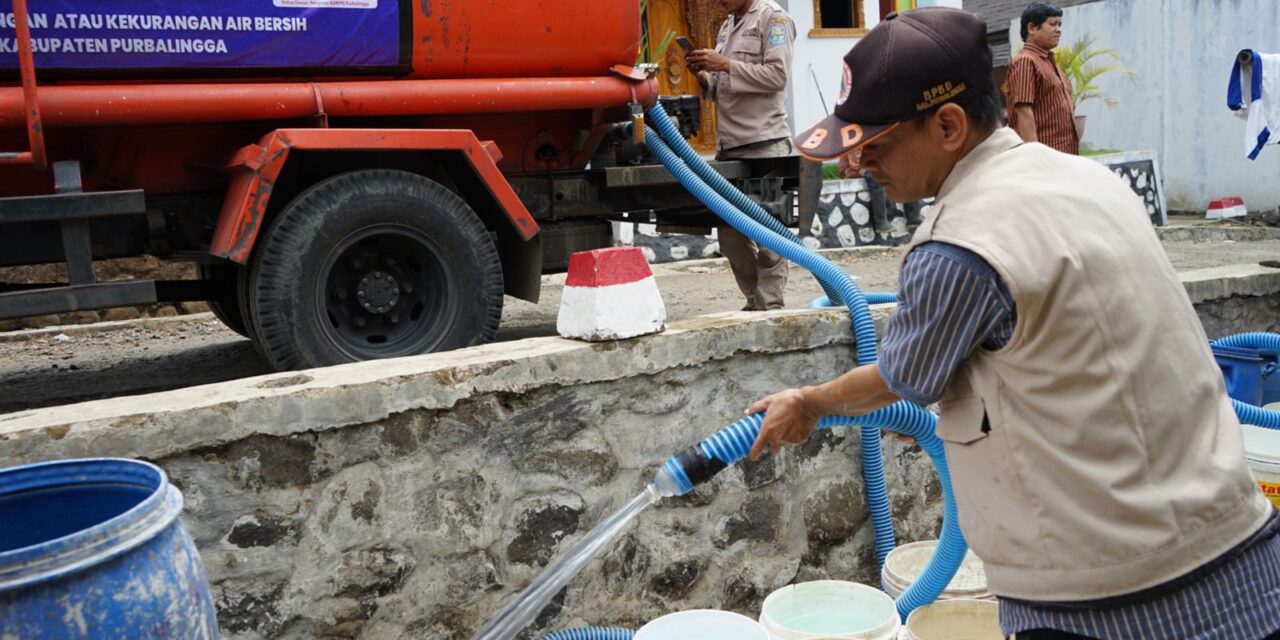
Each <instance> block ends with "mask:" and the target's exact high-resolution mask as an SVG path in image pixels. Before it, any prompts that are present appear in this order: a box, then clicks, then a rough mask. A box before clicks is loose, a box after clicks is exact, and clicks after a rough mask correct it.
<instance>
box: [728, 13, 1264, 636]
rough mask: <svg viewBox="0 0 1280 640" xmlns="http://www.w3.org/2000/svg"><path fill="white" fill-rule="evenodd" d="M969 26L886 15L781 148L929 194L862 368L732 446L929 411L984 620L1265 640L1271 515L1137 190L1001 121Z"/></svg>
mask: <svg viewBox="0 0 1280 640" xmlns="http://www.w3.org/2000/svg"><path fill="white" fill-rule="evenodd" d="M990 56H991V54H990V50H989V49H988V47H987V45H986V25H985V23H984V22H983V21H982V20H981V19H979V18H977V17H976V16H974V15H972V14H969V13H966V12H963V11H959V10H954V9H941V8H929V9H917V10H915V11H910V12H907V13H903V14H897V15H890V16H889V17H887V18H886V20H885V21H884V22H881V23H880V24H879V25H877V26H876V27H875V29H873V30H872V31H871V32H870V33H868V34H867V36H866V37H865V38H863V39H862V40H861V41H860V42H859V43H858V44H857V45H856V46H855V47H854V48H853V49H852V50H851V51H850V52H849V53H848V54H846V56H845V58H844V60H845V70H844V73H845V74H846V77H849V78H851V82H850V83H849V84H850V90H849V92H848V95H844V96H841V100H840V101H839V104H838V105H837V106H836V108H835V115H834V116H832V117H830V118H827V119H826V120H823V121H822V122H820V123H818V124H817V125H815V126H814V127H812V128H810V129H809V130H808V131H805V132H804V133H802V134H800V135H799V136H797V137H796V139H795V142H796V147H797V149H798V150H799V151H800V152H801V153H803V154H805V155H807V156H810V157H813V158H832V157H836V156H838V155H840V154H842V153H849V152H853V153H857V154H860V155H859V157H858V158H857V162H858V164H860V166H861V167H862V168H863V169H865V170H867V171H870V172H871V173H872V175H874V176H875V178H876V179H877V180H879V181H880V183H881V184H882V185H884V189H885V191H886V193H887V194H888V195H889V197H890V198H892V199H894V200H895V201H898V202H904V201H910V200H916V199H920V198H927V197H934V198H936V201H935V203H934V205H933V207H932V208H931V210H930V212H929V214H928V217H927V218H926V219H925V221H924V223H923V224H922V225H921V226H920V228H919V229H918V230H917V232H916V234H915V237H914V238H913V239H912V242H911V244H910V245H908V248H907V253H906V255H905V257H904V259H903V263H902V267H901V274H900V278H899V283H900V287H901V289H900V291H899V293H898V301H899V303H898V308H897V310H896V311H895V312H894V314H893V315H892V316H891V317H890V319H889V322H888V324H887V326H886V328H885V332H884V339H883V342H882V343H881V345H880V349H881V355H880V359H879V361H878V362H877V363H875V364H870V365H864V366H859V367H857V368H855V369H853V370H851V371H849V372H848V373H846V374H844V375H842V376H840V377H839V378H836V379H835V380H832V381H829V382H827V383H824V384H821V385H817V386H812V387H804V388H801V389H789V390H786V391H782V392H780V393H777V394H774V395H771V396H769V397H767V398H764V399H763V400H760V401H758V402H757V403H756V404H755V405H753V406H752V407H751V408H750V409H749V411H752V412H754V411H762V410H767V412H768V413H767V416H766V419H765V422H764V425H763V427H762V429H761V433H760V437H759V439H758V440H757V441H756V443H755V445H754V446H753V448H752V456H753V457H756V456H759V455H760V454H761V453H762V452H763V451H766V450H768V451H777V450H778V448H779V447H781V446H783V445H787V444H795V443H798V442H802V441H804V440H805V439H806V438H808V437H809V435H810V434H812V432H813V430H814V427H815V425H816V423H817V420H818V419H819V417H821V416H824V415H831V414H839V415H858V414H863V413H867V412H870V411H874V410H876V409H879V408H881V407H884V406H887V405H889V404H891V403H893V402H895V401H897V400H898V399H900V398H906V399H908V400H912V401H915V402H917V403H920V404H924V405H929V404H932V403H934V402H937V403H938V405H939V407H940V410H941V415H940V417H939V421H938V431H937V433H938V436H939V437H940V438H941V439H942V440H943V441H944V444H945V447H946V455H947V460H948V462H949V465H950V468H951V478H952V482H953V485H954V488H955V495H956V502H957V506H958V509H959V519H960V527H961V530H962V531H963V532H964V535H965V538H966V539H967V540H968V542H969V544H970V546H971V547H972V548H973V550H974V552H975V553H977V554H978V556H979V557H981V558H982V559H983V561H984V562H985V565H986V571H987V581H988V585H989V587H990V589H991V591H992V592H993V593H995V594H996V595H997V596H998V597H999V599H1000V623H1001V626H1002V628H1003V629H1004V632H1005V633H1006V634H1016V637H1017V638H1018V640H1036V639H1041V638H1141V639H1143V640H1156V639H1163V638H1167V639H1170V640H1173V639H1183V638H1269V637H1280V635H1277V634H1280V518H1278V517H1277V515H1276V511H1275V509H1274V508H1273V507H1272V506H1271V505H1270V503H1268V502H1267V500H1266V498H1265V497H1263V495H1262V493H1261V491H1260V490H1259V489H1258V487H1257V485H1256V484H1254V483H1253V481H1252V479H1251V478H1250V476H1249V472H1248V470H1247V468H1246V466H1245V461H1244V452H1243V448H1242V445H1241V434H1240V424H1239V422H1238V421H1237V419H1236V416H1235V413H1234V412H1233V410H1232V408H1231V403H1230V401H1229V398H1228V397H1227V395H1226V391H1225V389H1224V385H1223V382H1222V378H1221V375H1220V374H1219V372H1218V369H1217V367H1216V365H1215V363H1214V360H1213V356H1212V354H1211V352H1210V350H1209V347H1208V344H1207V340H1206V337H1205V334H1204V330H1203V329H1202V328H1201V326H1200V323H1199V320H1198V319H1197V317H1196V314H1195V311H1194V310H1193V308H1192V306H1191V303H1190V301H1189V300H1188V298H1187V295H1186V292H1185V290H1184V289H1183V287H1182V284H1181V283H1180V282H1179V280H1178V276H1177V274H1176V273H1175V272H1174V270H1173V267H1172V266H1171V265H1170V264H1169V261H1168V259H1167V258H1166V257H1165V254H1164V251H1163V249H1162V247H1161V245H1160V242H1159V240H1158V239H1157V238H1156V235H1155V233H1154V232H1153V230H1152V229H1151V227H1150V223H1149V222H1148V218H1147V213H1146V211H1145V209H1144V208H1143V206H1142V203H1141V201H1140V200H1139V199H1138V198H1137V196H1135V195H1134V194H1133V193H1132V192H1130V190H1129V189H1128V187H1127V186H1126V185H1125V184H1124V183H1122V182H1121V181H1120V180H1119V179H1117V178H1116V177H1115V176H1114V175H1112V174H1111V172H1110V171H1108V170H1107V169H1106V168H1105V167H1103V166H1102V165H1100V164H1097V163H1095V162H1093V161H1091V160H1088V159H1084V158H1079V157H1076V156H1071V155H1067V154H1064V153H1060V152H1058V151H1054V150H1053V149H1050V148H1049V147H1046V146H1044V145H1042V144H1039V143H1024V142H1023V141H1022V140H1021V139H1020V138H1019V137H1018V135H1017V134H1016V133H1014V132H1013V131H1012V130H1010V129H1008V128H1004V127H1001V126H1000V101H999V96H998V94H997V93H996V89H995V86H994V83H993V81H992V79H991V57H990Z"/></svg>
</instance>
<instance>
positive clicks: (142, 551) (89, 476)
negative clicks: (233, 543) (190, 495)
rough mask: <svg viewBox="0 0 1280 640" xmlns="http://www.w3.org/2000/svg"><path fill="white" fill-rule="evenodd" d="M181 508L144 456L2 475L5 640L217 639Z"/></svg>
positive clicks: (1, 619)
mask: <svg viewBox="0 0 1280 640" xmlns="http://www.w3.org/2000/svg"><path fill="white" fill-rule="evenodd" d="M181 510H182V494H181V493H179V492H178V490H177V489H176V488H174V487H173V485H170V484H169V480H168V478H167V477H165V474H164V472H163V471H161V470H160V469H159V468H158V467H156V466H155V465H151V464H147V463H145V462H140V461H137V460H125V459H115V458H90V459H83V460H63V461H58V462H45V463H40V464H33V465H27V466H22V467H13V468H10V469H3V470H0V635H3V637H5V638H10V637H13V638H23V639H26V638H41V639H46V638H49V639H52V638H182V639H184V640H185V639H188V638H190V639H197V638H208V639H210V640H212V639H215V638H217V637H218V622H217V618H216V614H215V612H214V608H213V601H212V600H211V599H210V598H209V583H208V579H207V578H206V577H205V572H204V565H203V564H202V563H201V561H200V556H199V554H197V553H196V548H195V544H194V543H193V542H192V541H191V536H189V535H188V534H187V531H186V529H184V528H183V526H182V522H181V521H180V520H179V519H178V512H179V511H181Z"/></svg>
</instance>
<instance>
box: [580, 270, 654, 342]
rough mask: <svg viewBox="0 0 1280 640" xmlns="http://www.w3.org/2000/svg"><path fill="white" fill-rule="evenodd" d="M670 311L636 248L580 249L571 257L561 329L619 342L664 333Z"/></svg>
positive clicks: (583, 337)
mask: <svg viewBox="0 0 1280 640" xmlns="http://www.w3.org/2000/svg"><path fill="white" fill-rule="evenodd" d="M666 320H667V309H666V307H665V306H664V305H663V304H662V296H661V294H659V293H658V284H657V282H655V281H654V279H653V271H651V270H650V269H649V263H648V261H646V260H645V258H644V254H643V253H642V252H641V251H640V249H639V248H637V247H613V248H609V249H596V250H594V251H579V252H578V253H575V254H573V255H572V256H570V257H569V275H568V278H566V280H565V283H564V294H563V295H562V296H561V298H560V315H559V316H558V317H557V318H556V331H557V332H558V333H559V334H560V335H561V336H563V337H565V338H575V339H578V340H591V341H601V340H619V339H622V338H633V337H635V336H642V335H645V334H648V333H657V332H659V331H662V329H663V327H664V326H665V323H666Z"/></svg>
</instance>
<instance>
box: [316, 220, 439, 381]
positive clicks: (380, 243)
mask: <svg viewBox="0 0 1280 640" xmlns="http://www.w3.org/2000/svg"><path fill="white" fill-rule="evenodd" d="M439 255H440V251H439V249H438V247H437V246H436V245H435V244H434V243H433V242H432V241H431V240H430V239H429V238H428V237H427V236H426V235H425V234H423V233H421V232H420V231H418V230H416V229H413V228H411V227H405V226H400V225H379V226H375V227H369V228H365V229H362V230H360V231H358V232H356V233H354V234H352V235H350V236H348V237H347V238H346V239H344V240H343V241H342V242H340V243H338V244H337V245H335V246H334V248H333V249H331V250H330V251H329V254H328V255H327V256H326V258H325V262H324V272H323V273H324V277H323V278H320V279H319V280H318V283H319V284H320V285H321V286H323V287H324V288H323V289H322V290H320V291H317V296H316V297H315V300H316V301H317V303H318V306H319V308H318V309H317V311H318V313H319V314H320V317H321V318H322V319H323V322H321V325H322V326H323V327H324V330H325V334H326V335H327V337H328V338H329V340H330V341H332V342H333V344H334V345H335V346H337V347H338V348H339V349H341V350H342V351H343V352H344V353H346V354H347V355H348V356H350V357H351V358H352V359H353V360H368V359H374V358H390V357H396V356H404V355H413V354H418V353H424V352H427V351H431V350H433V349H435V348H436V347H437V346H439V344H440V343H441V342H442V341H443V339H444V337H445V336H446V335H448V333H449V328H450V325H451V324H452V322H453V313H452V310H453V309H454V308H455V307H456V306H457V305H456V304H455V302H454V299H453V294H452V293H451V292H450V291H449V286H448V283H449V282H450V280H451V278H450V275H451V274H450V269H449V266H448V265H447V264H445V263H444V262H443V261H441V260H440V258H439V257H438V256H439Z"/></svg>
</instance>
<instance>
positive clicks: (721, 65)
mask: <svg viewBox="0 0 1280 640" xmlns="http://www.w3.org/2000/svg"><path fill="white" fill-rule="evenodd" d="M684 60H685V64H687V65H689V68H690V69H693V70H694V71H710V72H712V73H715V72H717V71H728V70H729V59H728V58H726V57H724V56H722V55H720V54H718V53H716V52H715V50H713V49H695V50H694V51H690V52H689V54H688V55H686V56H685V57H684Z"/></svg>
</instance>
